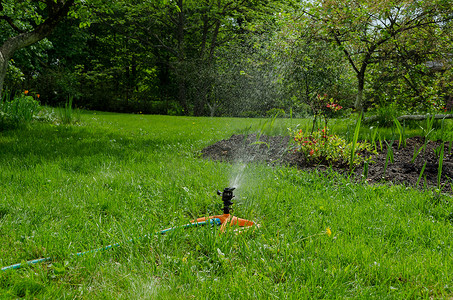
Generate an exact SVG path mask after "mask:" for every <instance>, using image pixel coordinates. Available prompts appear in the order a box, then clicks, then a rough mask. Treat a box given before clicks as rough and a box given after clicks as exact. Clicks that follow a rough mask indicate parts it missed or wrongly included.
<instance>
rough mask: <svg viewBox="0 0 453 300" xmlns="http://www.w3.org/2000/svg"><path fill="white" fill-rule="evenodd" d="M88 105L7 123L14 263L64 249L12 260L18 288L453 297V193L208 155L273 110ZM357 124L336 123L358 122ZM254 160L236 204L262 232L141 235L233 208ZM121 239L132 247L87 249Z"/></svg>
mask: <svg viewBox="0 0 453 300" xmlns="http://www.w3.org/2000/svg"><path fill="white" fill-rule="evenodd" d="M81 117H82V125H80V126H54V125H48V124H39V123H38V124H34V125H33V126H31V127H29V128H27V129H23V130H17V131H6V132H2V133H0V168H1V172H0V243H1V245H2V246H1V247H0V265H1V266H6V265H10V264H13V263H17V262H21V261H26V260H30V259H34V258H39V257H47V256H52V257H54V258H55V259H54V260H53V262H51V263H50V262H48V263H43V264H37V265H33V266H31V267H25V268H22V269H19V270H10V271H6V272H1V273H0V298H2V299H3V298H6V299H8V298H12V299H16V298H18V297H25V298H37V299H55V298H70V299H72V298H80V299H118V298H119V299H153V298H156V299H186V298H191V297H192V295H193V296H194V297H195V298H207V299H236V298H240V297H241V298H264V299H268V298H298V299H300V298H307V299H308V298H327V299H334V298H347V297H350V298H375V299H381V298H403V299H407V298H450V297H452V296H453V273H452V272H451V270H453V259H452V258H453V255H452V253H453V251H452V250H453V249H452V246H453V231H452V222H451V220H450V219H451V213H452V210H453V206H452V199H451V198H450V197H449V196H446V195H437V194H434V193H432V192H429V191H427V192H419V191H415V190H413V189H410V188H406V187H404V186H368V185H357V184H352V183H349V182H347V181H346V180H345V179H344V178H343V177H340V176H338V175H336V174H335V173H325V174H321V173H316V172H315V173H307V172H302V171H299V170H296V169H294V168H286V167H273V168H272V167H268V166H266V165H265V164H258V163H252V164H249V165H246V166H244V167H240V166H238V165H236V164H227V163H220V162H213V161H209V160H204V159H201V158H199V151H200V150H201V149H202V148H203V147H205V146H207V145H209V144H212V143H213V142H215V141H217V140H220V139H223V138H228V137H230V136H231V134H233V133H238V132H254V131H256V130H261V129H262V128H263V127H265V126H264V125H263V124H265V123H266V120H257V119H228V118H189V117H167V116H143V115H124V114H109V113H94V112H88V113H87V112H85V113H83V114H82V116H81ZM289 122H293V125H295V124H297V123H298V122H301V123H302V122H304V123H303V124H302V126H301V127H303V126H309V124H310V122H309V121H302V120H291V121H290V120H277V121H275V124H273V126H274V128H275V129H273V131H275V132H278V131H282V132H284V130H285V128H286V127H288V126H290V125H289ZM341 122H342V121H339V122H338V123H335V124H333V125H334V126H337V127H338V128H346V126H345V125H344V124H343V123H341ZM332 123H333V122H332ZM365 133H366V132H365ZM365 133H364V134H365ZM366 134H367V133H366ZM383 134H384V135H385V133H383ZM239 173H241V174H242V176H240V178H241V182H240V187H239V188H238V189H237V190H236V191H235V194H236V195H237V196H236V199H235V203H236V204H235V205H234V206H233V208H234V211H233V213H234V214H235V215H237V216H239V217H242V218H246V219H249V220H253V221H256V222H258V223H260V224H261V228H260V229H259V230H256V231H249V232H245V233H243V234H240V235H236V234H234V232H231V231H227V232H226V233H224V234H220V233H219V231H218V228H210V227H205V228H197V229H195V228H194V229H189V230H182V229H181V230H175V231H172V232H169V233H168V234H166V235H161V236H160V235H159V236H152V237H151V238H149V239H140V240H138V238H140V237H143V236H145V235H148V234H150V233H151V234H152V233H153V232H157V231H159V230H162V229H165V228H168V227H171V226H176V225H181V224H185V223H187V222H188V221H189V220H190V219H192V218H194V217H201V216H205V215H212V214H218V213H220V212H221V210H220V207H221V201H220V199H219V197H218V196H216V194H215V191H216V190H217V189H223V188H224V187H227V186H228V185H229V184H230V182H232V180H234V178H236V177H237V176H238V175H240V174H239ZM328 227H329V228H331V230H332V235H331V236H328V235H327V234H325V232H326V228H328ZM130 238H134V239H135V242H132V243H129V242H127V241H128V240H129V239H130ZM116 242H121V243H123V244H122V245H123V246H122V247H119V248H115V249H113V250H109V251H104V252H98V253H94V254H87V255H84V256H81V257H72V256H71V253H75V252H78V251H85V250H90V249H96V248H99V247H102V246H106V245H108V244H111V243H116Z"/></svg>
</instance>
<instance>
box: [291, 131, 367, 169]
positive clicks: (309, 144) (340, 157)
mask: <svg viewBox="0 0 453 300" xmlns="http://www.w3.org/2000/svg"><path fill="white" fill-rule="evenodd" d="M292 136H293V140H294V142H295V147H294V148H293V150H294V151H299V152H302V153H303V154H304V155H305V158H306V159H307V161H310V162H313V163H321V162H325V163H328V164H333V163H337V162H339V163H346V164H349V165H350V164H351V153H352V151H354V155H353V158H352V159H353V162H352V164H353V165H360V164H362V163H363V162H369V161H371V158H372V156H371V155H369V154H370V153H373V150H372V146H371V144H369V143H366V142H361V143H356V144H355V147H353V143H352V142H351V143H347V142H346V140H345V139H343V138H341V137H339V136H337V135H332V134H329V133H328V129H327V128H326V127H325V128H324V129H322V130H318V131H315V132H313V133H312V134H308V135H307V134H304V132H303V131H302V130H299V131H296V132H292Z"/></svg>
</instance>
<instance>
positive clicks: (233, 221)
mask: <svg viewBox="0 0 453 300" xmlns="http://www.w3.org/2000/svg"><path fill="white" fill-rule="evenodd" d="M234 189H235V188H234V187H232V188H230V187H227V188H225V189H224V190H223V192H221V191H217V195H219V196H222V201H223V214H222V215H216V216H209V217H203V218H198V219H196V220H192V221H190V223H188V224H185V225H180V226H175V227H171V228H167V229H164V230H161V231H158V232H156V233H155V234H165V233H167V232H169V231H172V230H175V229H178V228H182V229H187V228H190V227H198V226H204V225H218V226H221V227H220V230H221V232H224V231H225V228H226V226H227V225H228V224H230V226H239V227H245V228H247V227H251V226H254V225H255V226H258V225H257V224H255V223H254V222H252V221H249V220H245V219H240V218H238V217H235V216H232V215H230V210H231V205H233V202H232V200H233V198H234V194H233V191H234ZM143 238H149V236H148V235H145V236H143V237H140V238H138V239H137V240H141V239H143ZM127 242H134V239H130V240H128V241H127ZM119 246H121V243H115V244H111V245H108V246H105V247H102V248H97V249H92V250H88V251H84V252H77V253H73V254H71V256H83V255H85V254H89V253H96V252H99V251H105V250H109V249H112V248H116V247H119ZM47 261H52V258H51V257H45V258H38V259H33V260H29V261H27V262H24V263H17V264H13V265H10V266H6V267H3V268H1V270H2V271H7V270H12V269H19V268H22V267H24V266H26V265H34V264H38V263H41V262H47Z"/></svg>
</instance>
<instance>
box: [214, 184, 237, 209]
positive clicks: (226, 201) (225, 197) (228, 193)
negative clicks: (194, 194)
mask: <svg viewBox="0 0 453 300" xmlns="http://www.w3.org/2000/svg"><path fill="white" fill-rule="evenodd" d="M234 189H235V188H234V187H233V188H228V187H227V188H225V189H224V190H223V192H221V191H217V195H219V196H220V195H222V201H223V213H224V214H229V213H230V206H231V205H233V202H231V200H233V198H234V195H233V191H234Z"/></svg>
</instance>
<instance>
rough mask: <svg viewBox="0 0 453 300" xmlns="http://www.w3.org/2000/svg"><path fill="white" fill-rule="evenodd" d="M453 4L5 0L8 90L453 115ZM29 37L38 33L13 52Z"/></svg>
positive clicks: (204, 109) (186, 109)
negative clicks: (322, 100) (329, 103)
mask: <svg viewBox="0 0 453 300" xmlns="http://www.w3.org/2000/svg"><path fill="white" fill-rule="evenodd" d="M451 6H452V5H451V3H450V1H446V0H428V1H416V0H412V1H409V0H406V1H380V2H375V1H365V0H363V1H358V0H355V1H337V0H319V1H308V2H307V3H301V2H299V1H298V2H294V3H293V2H288V1H269V0H266V1H258V0H203V1H194V0H176V1H157V0H156V1H138V0H135V1H115V2H109V3H105V2H104V1H83V2H78V1H63V0H59V1H50V0H49V1H25V0H22V1H10V0H7V1H2V2H1V7H0V20H1V22H0V37H1V40H2V43H3V46H2V48H0V52H1V53H2V56H1V58H2V59H3V61H4V63H3V64H2V65H1V66H2V67H3V68H4V69H5V73H4V74H5V75H6V76H5V78H4V85H3V86H4V87H6V88H7V89H8V90H10V91H13V92H16V93H21V92H22V91H24V90H30V91H33V92H35V93H39V94H40V101H41V102H42V103H44V104H48V105H61V104H62V103H65V102H67V101H68V99H69V97H71V98H72V99H73V102H74V104H76V105H77V106H79V107H84V108H88V109H97V110H107V111H118V112H142V113H155V114H174V115H196V116H220V115H222V116H265V115H266V114H270V113H272V112H275V111H276V110H284V111H286V112H287V113H288V112H289V111H290V110H291V111H292V112H294V113H298V114H299V115H303V114H306V113H309V111H310V104H311V103H312V102H313V101H316V99H317V95H320V94H321V95H324V94H325V95H326V96H327V97H329V98H334V99H335V101H336V102H339V103H341V104H342V105H343V106H344V107H349V108H351V109H357V110H373V109H375V110H378V111H380V112H384V113H385V111H388V110H389V109H391V110H392V111H394V110H395V109H398V110H400V111H404V112H409V113H418V112H426V111H445V110H451V108H452V105H453V103H452V100H451V95H453V91H452V70H451V67H450V66H451V59H452V54H453V52H452V51H453V49H452V45H453V44H452V33H451V32H452V30H451V25H452V22H451V19H452V16H453V15H452V7H451ZM48 20H51V21H48ZM46 22H47V23H46ZM44 26H47V27H45V28H43V27H44ZM39 30H41V31H39ZM43 32H44V33H45V34H44V33H43ZM27 33H28V34H29V35H31V34H32V33H35V36H34V38H33V39H30V40H29V41H28V42H26V43H23V44H21V46H16V48H14V49H12V50H14V51H10V52H7V51H6V50H7V49H11V48H8V47H6V46H8V45H9V44H8V42H9V43H10V41H11V40H13V39H14V38H16V40H21V41H23V39H18V38H17V37H19V36H24V35H25V34H27ZM38 33H40V35H39V34H38ZM2 59H0V63H2ZM0 79H2V78H1V77H0ZM0 81H2V80H0ZM4 100H5V99H4Z"/></svg>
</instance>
